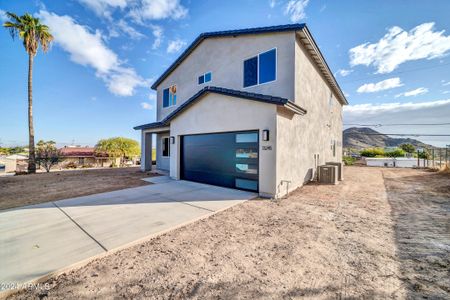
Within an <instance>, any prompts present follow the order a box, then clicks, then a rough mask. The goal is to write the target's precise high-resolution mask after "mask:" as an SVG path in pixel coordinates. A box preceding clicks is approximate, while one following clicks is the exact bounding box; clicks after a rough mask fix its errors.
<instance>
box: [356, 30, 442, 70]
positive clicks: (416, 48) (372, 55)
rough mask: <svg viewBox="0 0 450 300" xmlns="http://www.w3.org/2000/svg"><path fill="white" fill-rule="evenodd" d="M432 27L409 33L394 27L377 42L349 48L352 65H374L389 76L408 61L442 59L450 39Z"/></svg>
mask: <svg viewBox="0 0 450 300" xmlns="http://www.w3.org/2000/svg"><path fill="white" fill-rule="evenodd" d="M433 27H434V23H423V24H421V25H419V26H417V27H414V28H413V29H411V30H410V31H409V32H407V31H405V30H403V29H402V28H400V27H397V26H394V27H391V28H390V29H389V30H388V33H387V34H386V35H385V36H384V37H382V38H381V39H380V40H379V41H378V42H376V43H372V44H370V43H364V44H361V45H359V46H356V47H354V48H352V49H350V50H349V54H350V65H351V66H356V65H365V66H374V67H375V68H376V69H377V73H390V72H392V71H394V70H395V69H396V68H397V67H398V66H399V65H400V64H402V63H405V62H407V61H412V60H419V59H433V58H438V57H442V56H444V55H446V54H447V52H448V51H449V50H450V36H445V35H444V32H445V30H442V31H433Z"/></svg>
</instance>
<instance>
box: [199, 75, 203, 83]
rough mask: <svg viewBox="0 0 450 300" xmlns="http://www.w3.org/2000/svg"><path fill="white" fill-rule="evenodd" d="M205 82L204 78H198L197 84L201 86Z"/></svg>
mask: <svg viewBox="0 0 450 300" xmlns="http://www.w3.org/2000/svg"><path fill="white" fill-rule="evenodd" d="M204 82H205V76H203V75H202V76H199V77H198V84H203V83H204Z"/></svg>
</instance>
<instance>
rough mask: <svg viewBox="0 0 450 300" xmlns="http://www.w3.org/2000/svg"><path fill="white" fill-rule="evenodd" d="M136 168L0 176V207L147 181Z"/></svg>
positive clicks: (123, 186)
mask: <svg viewBox="0 0 450 300" xmlns="http://www.w3.org/2000/svg"><path fill="white" fill-rule="evenodd" d="M150 176H151V175H149V174H146V173H142V172H141V171H140V170H139V168H138V167H130V168H109V169H95V170H93V169H90V170H73V171H72V170H71V171H55V172H50V173H38V174H34V175H20V176H6V177H0V210H1V209H7V208H12V207H19V206H24V205H30V204H37V203H42V202H48V201H54V200H61V199H65V198H72V197H78V196H86V195H90V194H96V193H102V192H109V191H114V190H120V189H124V188H129V187H136V186H141V185H146V184H148V183H147V182H145V181H143V180H141V178H143V177H150Z"/></svg>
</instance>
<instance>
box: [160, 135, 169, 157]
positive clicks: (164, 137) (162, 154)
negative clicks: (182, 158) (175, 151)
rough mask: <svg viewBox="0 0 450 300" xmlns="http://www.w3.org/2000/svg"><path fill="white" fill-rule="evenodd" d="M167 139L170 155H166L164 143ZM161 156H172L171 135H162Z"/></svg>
mask: <svg viewBox="0 0 450 300" xmlns="http://www.w3.org/2000/svg"><path fill="white" fill-rule="evenodd" d="M165 140H167V148H168V149H167V153H168V155H164V144H165ZM161 157H170V137H169V136H163V137H161Z"/></svg>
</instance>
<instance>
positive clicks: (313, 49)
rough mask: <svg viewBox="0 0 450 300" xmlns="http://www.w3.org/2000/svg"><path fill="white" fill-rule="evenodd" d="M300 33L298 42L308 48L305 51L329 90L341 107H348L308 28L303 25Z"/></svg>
mask: <svg viewBox="0 0 450 300" xmlns="http://www.w3.org/2000/svg"><path fill="white" fill-rule="evenodd" d="M300 32H301V34H303V35H301V36H300V40H301V41H302V43H305V44H306V45H309V46H310V48H308V47H306V49H307V50H308V52H309V53H310V55H311V56H312V59H313V60H314V61H315V62H316V64H317V66H318V68H319V70H320V71H321V72H322V74H323V76H324V77H325V78H326V80H327V81H328V83H329V84H330V86H331V88H332V89H333V90H334V92H335V93H336V94H337V96H338V100H339V102H341V104H342V105H348V101H347V99H346V98H345V95H344V93H343V92H342V90H341V87H340V86H339V84H338V83H337V80H336V78H335V77H334V75H333V73H332V72H331V69H330V67H329V66H328V64H327V62H326V60H325V58H324V57H323V55H322V52H321V51H320V49H319V47H318V46H317V44H316V41H315V40H314V38H313V37H312V35H311V33H310V31H309V29H308V26H306V25H305V26H304V27H303V28H302V30H301V31H300Z"/></svg>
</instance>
